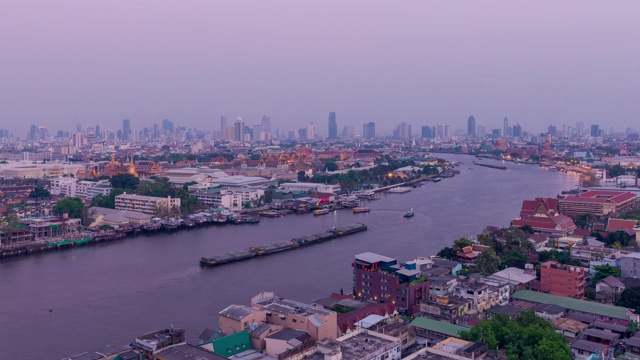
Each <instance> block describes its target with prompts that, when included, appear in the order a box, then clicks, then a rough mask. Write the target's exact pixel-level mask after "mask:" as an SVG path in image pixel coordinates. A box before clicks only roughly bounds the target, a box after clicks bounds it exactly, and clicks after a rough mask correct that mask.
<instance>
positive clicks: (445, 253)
mask: <svg viewBox="0 0 640 360" xmlns="http://www.w3.org/2000/svg"><path fill="white" fill-rule="evenodd" d="M457 254H458V253H457V252H456V251H455V250H453V249H452V248H450V247H445V248H443V249H442V250H440V251H439V252H438V254H437V255H436V256H437V257H439V258H442V259H448V260H455V259H456V258H457V257H458V255H457Z"/></svg>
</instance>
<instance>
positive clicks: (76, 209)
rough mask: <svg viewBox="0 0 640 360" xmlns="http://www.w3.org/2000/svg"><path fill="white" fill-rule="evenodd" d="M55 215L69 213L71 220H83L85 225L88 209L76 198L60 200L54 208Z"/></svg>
mask: <svg viewBox="0 0 640 360" xmlns="http://www.w3.org/2000/svg"><path fill="white" fill-rule="evenodd" d="M53 213H54V214H56V215H62V214H64V213H68V214H69V217H70V218H75V219H82V222H83V223H86V221H87V209H86V208H85V206H84V203H83V202H82V200H80V199H79V198H75V197H73V198H66V199H62V200H58V202H57V203H56V205H55V206H54V207H53Z"/></svg>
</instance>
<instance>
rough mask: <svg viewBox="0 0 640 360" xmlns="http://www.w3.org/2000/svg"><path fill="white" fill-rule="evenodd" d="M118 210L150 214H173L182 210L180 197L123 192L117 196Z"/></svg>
mask: <svg viewBox="0 0 640 360" xmlns="http://www.w3.org/2000/svg"><path fill="white" fill-rule="evenodd" d="M115 202H116V210H131V211H138V212H141V213H144V214H149V215H159V214H163V215H164V214H165V213H166V214H167V215H170V214H173V213H175V212H176V211H177V212H179V211H180V199H179V198H172V197H167V198H161V197H155V196H143V195H136V194H127V193H124V194H121V195H118V196H116V199H115Z"/></svg>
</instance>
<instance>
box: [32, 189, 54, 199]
mask: <svg viewBox="0 0 640 360" xmlns="http://www.w3.org/2000/svg"><path fill="white" fill-rule="evenodd" d="M36 195H37V196H38V198H48V197H51V193H50V192H49V190H47V189H45V188H43V187H37V188H35V189H34V190H33V191H32V192H30V193H29V197H30V198H35V197H36Z"/></svg>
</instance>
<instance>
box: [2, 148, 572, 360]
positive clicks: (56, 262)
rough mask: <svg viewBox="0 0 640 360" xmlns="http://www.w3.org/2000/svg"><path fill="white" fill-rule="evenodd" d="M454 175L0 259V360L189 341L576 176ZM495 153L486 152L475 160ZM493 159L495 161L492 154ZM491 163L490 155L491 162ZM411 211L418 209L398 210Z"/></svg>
mask: <svg viewBox="0 0 640 360" xmlns="http://www.w3.org/2000/svg"><path fill="white" fill-rule="evenodd" d="M442 157H445V158H447V159H451V160H455V161H462V162H464V165H462V166H460V167H459V168H458V169H459V170H460V171H461V174H460V175H457V176H456V177H454V178H450V179H444V180H443V181H441V182H438V183H428V184H426V185H424V186H422V187H419V188H416V189H413V190H412V191H411V192H409V193H405V194H382V199H381V200H378V201H372V202H369V203H368V204H367V206H369V207H371V209H372V211H371V212H370V213H364V214H353V213H352V212H351V211H349V210H339V211H335V212H331V213H329V214H328V215H324V216H313V215H310V214H307V215H290V216H286V217H284V218H277V219H264V218H263V219H262V221H261V222H260V224H256V225H239V226H236V225H224V226H218V227H216V226H211V227H207V228H200V229H194V230H188V231H181V232H176V233H158V234H153V235H150V236H146V235H142V236H138V237H136V238H133V239H127V240H124V241H119V242H114V243H108V244H101V245H97V246H92V247H85V248H77V249H73V250H69V251H60V252H56V253H47V254H38V255H34V256H29V257H23V258H14V259H8V260H4V261H2V262H0V320H1V321H2V327H0V359H14V358H23V359H61V358H64V357H67V356H71V355H74V354H78V353H82V352H84V351H87V350H91V349H95V348H99V347H102V346H104V345H107V344H127V343H129V342H131V341H133V340H134V339H135V337H136V336H137V335H140V334H143V333H146V332H150V331H154V330H158V329H161V328H165V327H169V326H170V324H173V325H174V326H176V327H180V328H184V329H186V330H187V338H188V339H189V340H192V341H194V340H195V339H197V337H198V335H199V334H200V332H201V331H202V330H204V329H205V328H207V327H209V328H214V329H217V326H218V325H217V321H218V316H217V313H218V312H219V311H220V310H222V309H223V308H224V307H226V306H227V305H229V304H248V303H249V301H250V298H251V297H252V296H254V295H256V294H258V293H259V292H261V291H274V292H276V293H278V294H281V295H283V296H286V297H290V298H293V299H297V300H301V301H312V300H313V299H316V298H319V297H322V296H326V295H329V294H330V293H331V292H333V291H335V292H338V291H340V289H344V291H345V292H347V293H348V292H350V291H351V286H352V284H351V283H352V270H351V261H352V260H353V255H355V254H358V253H361V252H365V251H372V252H377V253H380V254H383V255H386V256H390V257H394V258H397V259H399V260H400V261H403V260H409V259H412V258H415V257H416V256H428V255H433V254H435V253H436V252H437V251H438V250H440V249H441V248H442V247H444V246H448V245H450V244H451V243H452V241H453V240H454V239H457V238H459V237H462V236H471V235H475V234H477V233H479V232H480V231H481V230H482V229H483V228H484V227H485V226H487V225H495V226H507V225H508V224H509V220H510V219H511V218H513V217H514V216H516V215H517V214H518V212H519V209H520V205H521V203H522V200H523V199H528V198H533V197H539V196H555V195H557V194H558V193H559V192H560V191H561V190H565V189H570V188H574V187H575V186H576V184H577V182H578V178H577V176H575V175H568V174H565V173H557V172H551V171H548V170H544V169H542V168H540V167H538V166H535V165H517V164H513V163H507V164H506V166H507V167H508V170H506V171H502V170H496V169H491V168H485V167H479V166H474V165H473V164H472V160H473V158H472V157H469V156H455V155H449V156H442ZM483 161H492V160H483ZM494 162H495V161H494ZM495 163H496V164H497V163H498V162H495ZM410 208H413V209H414V211H415V213H416V215H415V216H414V217H413V218H410V219H405V218H403V216H402V215H403V214H404V213H405V212H406V211H407V210H409V209H410ZM353 222H363V223H366V224H367V225H369V229H368V230H367V231H365V232H363V233H358V234H355V235H351V236H348V237H345V238H341V239H336V240H331V241H328V242H326V243H322V244H318V245H314V246H310V247H308V248H303V249H297V250H294V251H290V252H286V253H281V254H275V255H272V256H268V257H266V258H258V259H252V260H248V261H244V262H240V263H234V264H229V265H224V266H221V267H218V268H206V269H202V268H200V266H199V264H198V260H199V259H200V257H202V256H209V255H214V254H220V253H224V252H227V251H234V250H242V249H245V248H247V247H249V246H252V245H258V244H264V243H270V242H274V241H282V240H288V239H291V238H292V237H294V236H296V235H307V234H311V233H314V232H319V231H323V230H326V229H328V228H330V227H332V226H335V225H343V224H349V223H353Z"/></svg>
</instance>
